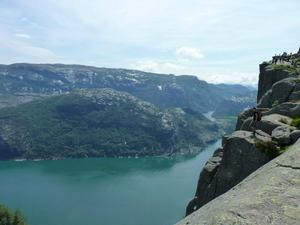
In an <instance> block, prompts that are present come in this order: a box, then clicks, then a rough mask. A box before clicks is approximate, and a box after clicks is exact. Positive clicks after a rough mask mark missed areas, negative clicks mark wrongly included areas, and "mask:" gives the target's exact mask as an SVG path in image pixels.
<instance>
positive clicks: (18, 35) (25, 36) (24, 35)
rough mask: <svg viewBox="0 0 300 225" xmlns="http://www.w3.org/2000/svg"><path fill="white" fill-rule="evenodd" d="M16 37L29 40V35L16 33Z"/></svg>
mask: <svg viewBox="0 0 300 225" xmlns="http://www.w3.org/2000/svg"><path fill="white" fill-rule="evenodd" d="M15 36H16V37H20V38H25V39H30V38H31V36H30V35H29V34H24V33H17V34H15Z"/></svg>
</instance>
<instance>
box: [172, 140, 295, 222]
mask: <svg viewBox="0 0 300 225" xmlns="http://www.w3.org/2000/svg"><path fill="white" fill-rule="evenodd" d="M299 190H300V140H299V141H297V142H296V143H295V144H294V145H293V146H292V147H290V148H289V150H288V151H287V152H286V153H284V154H282V155H281V156H279V157H278V158H276V159H274V160H272V161H271V162H269V163H267V164H266V165H264V166H263V167H261V168H259V169H258V170H256V171H255V172H254V173H252V174H251V175H250V176H248V177H247V178H246V179H245V180H243V181H242V182H241V183H239V184H238V185H236V186H234V187H233V188H232V189H231V190H230V191H228V192H226V193H225V194H223V195H221V196H219V197H218V198H216V199H214V200H212V201H211V202H209V203H207V204H206V205H205V206H203V207H201V208H200V209H199V210H198V211H196V212H194V213H193V214H191V215H190V216H188V217H186V218H185V219H184V220H182V221H180V222H179V223H178V224H177V225H187V224H193V225H232V224H243V225H264V224H266V225H267V224H273V225H283V224H284V225H287V224H295V225H296V224H299V221H300V210H299V206H298V204H299V200H300V191H299Z"/></svg>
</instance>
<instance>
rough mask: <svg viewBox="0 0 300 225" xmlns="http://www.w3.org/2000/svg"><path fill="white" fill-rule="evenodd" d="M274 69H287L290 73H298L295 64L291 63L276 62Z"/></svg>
mask: <svg viewBox="0 0 300 225" xmlns="http://www.w3.org/2000/svg"><path fill="white" fill-rule="evenodd" d="M273 69H274V70H285V71H288V72H289V73H297V68H296V67H295V66H291V65H284V64H274V65H273Z"/></svg>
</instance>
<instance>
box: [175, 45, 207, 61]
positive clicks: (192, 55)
mask: <svg viewBox="0 0 300 225" xmlns="http://www.w3.org/2000/svg"><path fill="white" fill-rule="evenodd" d="M176 55H177V57H179V58H182V59H187V60H197V59H202V58H204V55H203V54H202V53H201V52H200V50H199V49H197V48H191V47H181V48H178V49H177V50H176Z"/></svg>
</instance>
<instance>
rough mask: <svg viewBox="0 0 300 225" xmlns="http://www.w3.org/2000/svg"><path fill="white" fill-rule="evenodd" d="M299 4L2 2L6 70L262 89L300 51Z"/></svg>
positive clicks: (244, 0) (1, 54) (275, 0)
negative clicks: (105, 71) (23, 65)
mask: <svg viewBox="0 0 300 225" xmlns="http://www.w3.org/2000/svg"><path fill="white" fill-rule="evenodd" d="M299 12H300V1H299V0H284V1H282V0H185V1H182V0H181V1H179V0H119V1H117V0H97V1H96V0H89V1H86V0H59V1H58V0H40V1H39V0H0V64H11V63H17V62H28V63H66V64H83V65H92V66H99V67H109V68H128V69H138V70H143V71H149V72H158V73H166V74H176V75H183V74H184V75H196V76H197V77H199V79H202V80H206V81H208V82H211V83H239V84H244V85H254V86H255V85H256V84H257V80H258V73H259V71H258V68H259V67H258V66H259V63H261V62H263V61H266V60H270V59H271V57H272V56H273V55H274V54H280V53H282V52H284V51H286V52H288V53H289V52H296V51H298V48H299V47H300V14H299Z"/></svg>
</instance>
